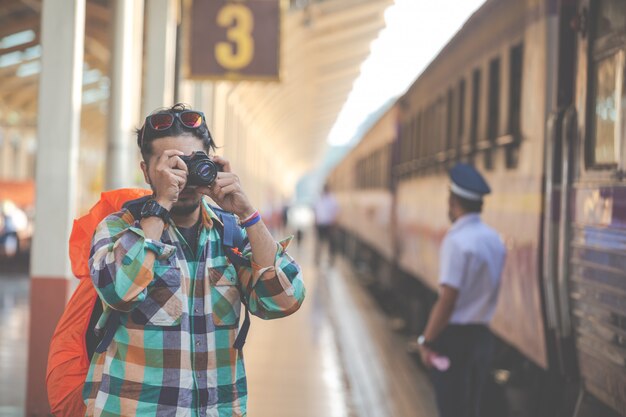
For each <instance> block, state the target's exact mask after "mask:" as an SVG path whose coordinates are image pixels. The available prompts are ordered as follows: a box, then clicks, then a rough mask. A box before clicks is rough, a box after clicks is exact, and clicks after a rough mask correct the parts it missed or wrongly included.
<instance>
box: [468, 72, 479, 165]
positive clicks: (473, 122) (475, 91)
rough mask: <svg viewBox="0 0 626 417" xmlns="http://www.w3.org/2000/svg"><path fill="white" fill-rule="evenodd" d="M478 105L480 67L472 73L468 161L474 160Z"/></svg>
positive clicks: (476, 140) (476, 141)
mask: <svg viewBox="0 0 626 417" xmlns="http://www.w3.org/2000/svg"><path fill="white" fill-rule="evenodd" d="M479 106H480V69H479V68H477V69H475V70H474V73H473V74H472V108H471V114H472V118H471V119H470V148H471V149H470V154H469V158H468V159H469V162H474V153H475V152H476V145H477V143H478V117H479V114H480V112H479V110H480V109H479Z"/></svg>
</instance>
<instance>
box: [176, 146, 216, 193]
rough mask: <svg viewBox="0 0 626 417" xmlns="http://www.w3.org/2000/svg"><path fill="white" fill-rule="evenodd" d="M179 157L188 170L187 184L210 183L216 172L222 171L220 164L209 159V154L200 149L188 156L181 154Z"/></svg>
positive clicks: (201, 184) (204, 184) (200, 184)
mask: <svg viewBox="0 0 626 417" xmlns="http://www.w3.org/2000/svg"><path fill="white" fill-rule="evenodd" d="M180 159H182V160H183V162H184V163H185V165H187V169H188V170H189V175H188V176H187V185H199V186H206V185H211V184H212V183H213V181H215V178H216V177H217V173H218V172H220V171H222V166H221V165H220V164H217V163H215V162H213V161H211V160H210V159H209V156H208V155H207V154H206V153H204V152H202V151H196V152H194V153H192V154H191V155H189V156H187V155H183V156H181V157H180Z"/></svg>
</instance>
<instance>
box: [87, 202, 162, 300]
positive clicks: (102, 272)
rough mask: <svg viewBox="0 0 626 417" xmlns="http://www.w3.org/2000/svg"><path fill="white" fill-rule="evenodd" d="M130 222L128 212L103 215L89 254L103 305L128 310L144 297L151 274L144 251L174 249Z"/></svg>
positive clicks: (130, 216) (92, 275)
mask: <svg viewBox="0 0 626 417" xmlns="http://www.w3.org/2000/svg"><path fill="white" fill-rule="evenodd" d="M132 224H133V218H132V215H130V213H129V212H119V213H115V214H112V215H110V216H109V217H107V218H105V219H104V220H103V221H102V222H100V224H99V225H98V227H97V229H96V232H95V234H94V237H93V241H92V246H91V255H90V258H89V269H90V272H91V279H92V280H93V283H94V287H95V288H96V291H97V292H98V295H99V296H100V298H101V299H102V300H103V301H104V303H105V304H106V305H108V306H110V307H111V308H113V309H115V310H120V311H131V310H132V309H133V308H134V307H136V306H137V305H138V304H139V303H141V302H142V301H143V300H144V299H145V298H146V287H147V286H148V284H150V282H151V281H152V279H153V276H154V275H153V271H152V268H146V267H145V265H144V263H145V261H146V256H145V255H146V251H147V250H148V249H150V250H152V251H155V250H158V251H160V252H161V253H162V255H165V254H166V253H168V252H170V251H172V250H174V248H173V247H171V246H170V245H166V244H163V243H161V242H158V241H150V240H148V239H146V237H145V235H144V233H143V230H141V228H139V227H134V226H133V225H132ZM159 257H160V256H159Z"/></svg>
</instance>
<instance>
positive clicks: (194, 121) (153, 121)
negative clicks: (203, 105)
mask: <svg viewBox="0 0 626 417" xmlns="http://www.w3.org/2000/svg"><path fill="white" fill-rule="evenodd" d="M175 119H178V120H179V121H180V123H181V124H182V125H183V126H185V127H188V128H191V129H196V128H198V127H200V126H202V123H204V113H202V112H201V111H195V110H183V111H179V112H174V111H168V112H162V113H155V114H151V115H149V116H148V117H146V121H145V122H144V124H143V129H142V130H141V140H140V146H141V147H143V138H144V134H145V129H146V127H148V126H150V128H151V129H152V130H156V131H162V130H167V129H169V128H170V127H172V125H173V124H174V120H175Z"/></svg>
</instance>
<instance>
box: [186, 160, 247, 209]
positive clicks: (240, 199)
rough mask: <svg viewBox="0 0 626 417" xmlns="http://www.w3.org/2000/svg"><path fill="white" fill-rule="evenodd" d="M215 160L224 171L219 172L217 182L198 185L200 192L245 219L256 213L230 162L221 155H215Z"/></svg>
mask: <svg viewBox="0 0 626 417" xmlns="http://www.w3.org/2000/svg"><path fill="white" fill-rule="evenodd" d="M212 159H213V162H216V163H218V164H220V165H222V172H218V173H217V178H216V179H215V182H214V183H213V184H211V185H209V186H207V187H198V188H197V191H198V192H199V193H202V194H205V195H208V196H209V197H211V199H212V200H213V201H215V203H217V205H218V206H220V207H221V208H222V209H224V210H226V211H229V212H231V213H234V214H236V215H237V216H239V218H241V219H244V218H246V217H248V216H250V215H251V214H252V213H254V207H252V205H251V204H250V201H249V200H248V197H247V196H246V194H245V193H244V192H243V190H242V188H241V183H240V182H239V177H238V176H237V175H236V174H235V173H233V172H232V170H231V167H230V162H228V160H227V159H225V158H223V157H221V156H217V155H216V156H213V157H212Z"/></svg>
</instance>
